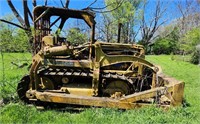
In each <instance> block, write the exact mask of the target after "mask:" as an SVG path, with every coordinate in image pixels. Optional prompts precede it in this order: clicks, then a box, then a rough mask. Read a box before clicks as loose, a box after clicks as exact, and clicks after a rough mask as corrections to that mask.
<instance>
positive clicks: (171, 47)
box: [152, 38, 178, 55]
mask: <svg viewBox="0 0 200 124" xmlns="http://www.w3.org/2000/svg"><path fill="white" fill-rule="evenodd" d="M177 49H178V48H177V44H176V42H175V41H173V40H170V39H167V38H159V39H157V40H156V42H155V43H154V45H153V49H152V52H153V53H154V54H157V55H159V54H171V53H175V52H176V50H177Z"/></svg>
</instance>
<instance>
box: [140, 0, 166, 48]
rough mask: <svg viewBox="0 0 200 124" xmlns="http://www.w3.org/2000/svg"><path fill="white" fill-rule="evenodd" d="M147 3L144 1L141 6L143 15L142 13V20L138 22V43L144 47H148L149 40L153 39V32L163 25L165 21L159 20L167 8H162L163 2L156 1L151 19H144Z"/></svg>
mask: <svg viewBox="0 0 200 124" xmlns="http://www.w3.org/2000/svg"><path fill="white" fill-rule="evenodd" d="M147 5H148V1H145V2H144V4H143V11H144V12H143V13H142V19H141V22H140V28H141V35H142V39H141V41H140V43H141V44H142V45H144V46H145V47H147V46H148V44H149V43H150V41H151V39H152V38H153V36H154V34H155V32H156V31H157V30H158V29H159V27H160V26H161V25H163V24H164V23H165V22H166V21H167V19H165V20H161V19H162V17H163V15H164V14H165V12H166V9H167V7H166V6H165V7H164V2H161V0H157V1H156V5H155V10H154V9H153V10H154V11H155V12H154V13H153V15H152V16H151V17H152V18H151V19H147V18H146V15H145V14H146V11H147V10H146V9H147Z"/></svg>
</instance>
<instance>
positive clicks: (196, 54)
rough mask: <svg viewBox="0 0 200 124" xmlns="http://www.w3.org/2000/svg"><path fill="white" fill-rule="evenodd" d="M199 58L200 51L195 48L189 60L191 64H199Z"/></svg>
mask: <svg viewBox="0 0 200 124" xmlns="http://www.w3.org/2000/svg"><path fill="white" fill-rule="evenodd" d="M199 59H200V51H199V50H197V49H196V50H195V51H194V52H193V53H192V57H191V60H190V62H191V63H193V64H196V65H197V64H199V63H200V62H199Z"/></svg>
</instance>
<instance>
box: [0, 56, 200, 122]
mask: <svg viewBox="0 0 200 124" xmlns="http://www.w3.org/2000/svg"><path fill="white" fill-rule="evenodd" d="M30 58H31V55H30V54H19V53H12V54H4V60H5V61H4V65H5V69H4V71H3V66H2V64H3V63H2V61H1V60H2V58H1V57H0V98H7V100H11V102H10V103H7V104H6V105H4V106H1V107H0V123H75V124H76V123H98V124H104V123H112V124H115V123H123V124H126V123H127V124H133V123H142V124H143V123H144V124H145V123H148V124H149V123H152V124H154V123H170V124H171V123H174V124H175V123H176V124H177V123H181V124H182V123H196V124H199V123H200V67H199V66H196V65H192V64H190V63H187V62H182V61H178V60H171V56H166V55H162V56H147V60H149V61H151V62H153V63H155V64H158V65H161V67H162V68H163V71H164V73H166V74H167V75H170V76H173V77H175V78H177V79H178V80H183V81H184V82H185V84H186V85H185V95H184V97H185V100H186V103H185V105H184V106H185V107H178V108H171V109H170V110H169V111H164V110H163V109H160V108H156V107H149V108H141V109H136V110H127V111H122V110H117V109H108V108H87V109H84V110H83V111H78V112H77V111H71V110H65V111H58V110H43V111H41V110H37V109H36V108H35V107H30V106H25V105H23V104H22V103H20V102H19V101H18V99H17V95H16V93H15V92H16V91H15V89H16V86H17V82H18V81H19V80H20V78H21V77H22V76H23V75H24V74H26V73H27V72H28V71H27V68H26V67H24V68H18V67H17V66H15V65H13V64H11V62H14V63H16V64H17V65H22V64H23V63H30ZM3 72H4V73H3ZM3 74H4V75H5V76H3ZM3 77H4V79H3Z"/></svg>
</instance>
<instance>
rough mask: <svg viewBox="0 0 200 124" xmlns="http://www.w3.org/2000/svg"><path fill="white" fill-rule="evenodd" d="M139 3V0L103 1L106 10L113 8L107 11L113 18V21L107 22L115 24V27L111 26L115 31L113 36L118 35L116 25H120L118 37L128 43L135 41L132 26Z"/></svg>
mask: <svg viewBox="0 0 200 124" xmlns="http://www.w3.org/2000/svg"><path fill="white" fill-rule="evenodd" d="M140 3H141V0H134V1H133V0H126V1H123V0H121V1H119V0H106V1H105V4H106V6H107V8H108V10H114V11H111V12H110V13H109V14H110V16H112V18H111V19H113V21H110V22H109V23H107V24H108V25H110V24H111V23H112V24H114V25H115V27H113V28H112V29H113V30H114V31H115V34H114V35H115V38H116V36H117V35H118V34H117V29H118V25H121V26H122V31H121V37H120V39H122V42H125V43H128V42H133V41H135V36H136V35H135V34H136V33H135V32H134V26H135V23H136V20H137V18H134V17H135V16H136V11H137V10H138V7H139V5H140ZM107 17H108V16H107ZM114 20H116V21H114ZM107 29H108V28H107ZM111 37H114V36H111Z"/></svg>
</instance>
